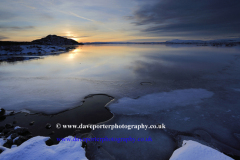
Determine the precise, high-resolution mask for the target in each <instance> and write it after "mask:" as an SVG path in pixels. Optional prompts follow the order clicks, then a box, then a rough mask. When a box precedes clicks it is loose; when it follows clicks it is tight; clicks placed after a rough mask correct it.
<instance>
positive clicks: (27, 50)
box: [0, 45, 66, 55]
mask: <svg viewBox="0 0 240 160" xmlns="http://www.w3.org/2000/svg"><path fill="white" fill-rule="evenodd" d="M19 47H20V49H21V50H18V51H12V50H10V51H8V50H3V49H1V50H0V55H28V54H37V55H48V54H51V52H56V51H60V50H61V51H65V50H66V48H65V47H60V46H52V45H20V46H19Z"/></svg>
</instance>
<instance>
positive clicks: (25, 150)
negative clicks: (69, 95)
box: [0, 136, 232, 160]
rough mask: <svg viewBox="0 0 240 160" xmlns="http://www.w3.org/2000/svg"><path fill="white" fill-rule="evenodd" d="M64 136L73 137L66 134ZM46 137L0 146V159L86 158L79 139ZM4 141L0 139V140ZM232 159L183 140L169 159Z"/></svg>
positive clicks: (193, 142) (82, 159)
mask: <svg viewBox="0 0 240 160" xmlns="http://www.w3.org/2000/svg"><path fill="white" fill-rule="evenodd" d="M66 138H74V137H72V136H68V137H66ZM48 139H49V138H48V137H42V136H37V137H33V138H31V139H29V140H28V141H26V142H24V143H23V144H21V145H20V146H18V147H17V146H13V147H12V148H11V149H8V148H5V147H3V146H0V150H3V152H2V153H1V154H0V159H1V160H11V159H25V160H31V159H36V160H37V159H40V160H42V159H58V160H65V159H72V160H75V159H78V160H86V159H87V158H86V157H85V151H84V149H83V148H82V147H81V145H82V142H80V141H61V142H60V143H59V144H58V145H52V146H47V145H46V144H45V142H46V141H47V140H48ZM2 141H4V140H3V139H0V142H2ZM193 159H194V160H210V159H211V160H232V158H230V157H228V156H226V155H224V154H223V153H221V152H219V151H217V150H215V149H212V148H210V147H207V146H205V145H202V144H200V143H198V142H195V141H191V140H190V141H184V142H183V144H182V147H180V148H179V149H177V150H175V151H174V152H173V154H172V156H171V158H170V160H193Z"/></svg>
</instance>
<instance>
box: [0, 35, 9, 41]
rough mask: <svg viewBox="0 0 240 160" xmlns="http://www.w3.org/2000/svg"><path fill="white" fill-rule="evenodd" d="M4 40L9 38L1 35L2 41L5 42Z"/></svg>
mask: <svg viewBox="0 0 240 160" xmlns="http://www.w3.org/2000/svg"><path fill="white" fill-rule="evenodd" d="M4 39H9V38H8V37H5V36H1V35H0V40H4Z"/></svg>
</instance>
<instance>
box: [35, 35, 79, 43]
mask: <svg viewBox="0 0 240 160" xmlns="http://www.w3.org/2000/svg"><path fill="white" fill-rule="evenodd" d="M32 43H33V44H40V45H79V44H82V43H78V42H77V41H75V40H73V39H68V38H64V37H60V36H56V35H48V36H47V37H44V38H42V39H37V40H34V41H32Z"/></svg>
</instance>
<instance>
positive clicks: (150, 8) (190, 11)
mask: <svg viewBox="0 0 240 160" xmlns="http://www.w3.org/2000/svg"><path fill="white" fill-rule="evenodd" d="M239 8H240V1H219V0H201V1H192V0H181V1H179V0H168V1H165V0H152V1H151V3H144V4H142V5H140V7H139V8H138V9H136V10H135V11H134V13H133V16H129V17H127V18H128V19H131V20H133V21H134V22H133V23H134V24H135V25H137V26H145V27H144V29H142V31H143V32H147V33H150V34H158V35H162V34H166V32H167V33H174V32H178V33H183V35H184V34H186V35H190V34H191V33H194V34H195V36H196V34H197V35H208V34H214V35H216V34H218V35H225V34H226V35H228V34H236V33H238V34H239V32H240V16H239V15H240V10H239Z"/></svg>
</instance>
